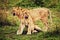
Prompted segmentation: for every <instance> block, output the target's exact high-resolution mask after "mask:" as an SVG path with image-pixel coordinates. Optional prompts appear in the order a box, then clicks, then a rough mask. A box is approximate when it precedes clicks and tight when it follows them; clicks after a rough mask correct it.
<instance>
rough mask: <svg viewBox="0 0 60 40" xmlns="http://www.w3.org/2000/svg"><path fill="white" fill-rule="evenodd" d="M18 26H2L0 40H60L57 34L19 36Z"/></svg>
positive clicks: (40, 33)
mask: <svg viewBox="0 0 60 40" xmlns="http://www.w3.org/2000/svg"><path fill="white" fill-rule="evenodd" d="M17 29H18V27H17V26H2V27H1V26H0V40H60V36H59V35H60V34H57V33H44V32H39V33H33V34H31V35H27V34H26V35H24V34H23V35H17V34H16V31H17Z"/></svg>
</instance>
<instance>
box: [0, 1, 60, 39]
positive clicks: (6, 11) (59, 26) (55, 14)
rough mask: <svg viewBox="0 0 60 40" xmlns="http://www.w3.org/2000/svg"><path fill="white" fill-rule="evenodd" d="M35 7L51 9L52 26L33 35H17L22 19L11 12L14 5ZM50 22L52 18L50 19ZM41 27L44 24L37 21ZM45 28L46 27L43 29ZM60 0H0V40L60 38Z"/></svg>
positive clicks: (28, 7)
mask: <svg viewBox="0 0 60 40" xmlns="http://www.w3.org/2000/svg"><path fill="white" fill-rule="evenodd" d="M16 6H19V7H22V8H27V9H33V8H38V7H45V8H48V9H50V10H51V15H52V19H53V23H52V26H51V25H50V24H49V30H48V31H47V32H39V33H36V34H32V35H16V31H17V30H18V27H19V24H20V20H19V19H18V17H17V16H13V15H12V14H11V10H12V7H16ZM48 21H49V22H50V19H49V20H48ZM36 24H37V25H38V26H40V27H41V28H43V27H44V24H43V23H42V22H41V20H38V21H36ZM43 30H44V29H43ZM59 35H60V0H0V40H60V36H59Z"/></svg>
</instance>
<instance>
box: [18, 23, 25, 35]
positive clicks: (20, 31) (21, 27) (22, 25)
mask: <svg viewBox="0 0 60 40" xmlns="http://www.w3.org/2000/svg"><path fill="white" fill-rule="evenodd" d="M24 28H25V25H24V24H22V23H21V24H20V27H19V28H18V31H17V35H18V34H22V33H23V30H24Z"/></svg>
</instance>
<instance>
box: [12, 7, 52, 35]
mask: <svg viewBox="0 0 60 40" xmlns="http://www.w3.org/2000/svg"><path fill="white" fill-rule="evenodd" d="M12 12H13V13H15V14H16V15H17V16H18V18H19V19H20V20H21V24H20V27H21V28H20V29H21V30H22V28H24V27H23V26H24V25H26V24H27V23H26V21H29V22H28V23H30V24H29V25H30V26H29V27H28V30H29V29H30V30H29V32H30V33H29V32H28V33H27V34H31V30H32V29H31V28H33V29H34V27H36V26H35V25H34V22H35V21H37V20H41V21H42V22H43V23H44V24H45V26H46V28H45V29H46V31H47V30H48V16H49V15H50V18H51V13H50V10H49V9H47V8H36V9H30V10H28V9H23V8H21V7H14V8H13V11H12ZM25 12H26V13H27V14H29V15H28V16H29V17H30V18H29V19H28V20H26V19H24V15H25V14H24V13H25ZM23 22H24V23H25V24H22V23H23ZM51 22H52V19H51ZM31 25H32V26H33V27H31ZM36 28H37V27H36ZM20 29H19V30H20ZM22 31H23V30H22ZM21 34H22V32H21Z"/></svg>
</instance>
